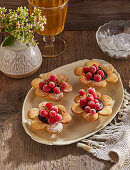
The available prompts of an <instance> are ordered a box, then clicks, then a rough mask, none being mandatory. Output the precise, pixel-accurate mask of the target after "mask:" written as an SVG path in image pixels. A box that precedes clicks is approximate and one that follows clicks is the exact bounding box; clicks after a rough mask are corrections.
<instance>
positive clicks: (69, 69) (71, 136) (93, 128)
mask: <svg viewBox="0 0 130 170" xmlns="http://www.w3.org/2000/svg"><path fill="white" fill-rule="evenodd" d="M86 61H87V60H81V61H77V62H74V63H71V64H68V65H65V66H62V67H59V68H57V69H55V70H53V71H52V72H53V73H55V74H57V73H65V74H67V76H68V78H69V81H68V82H69V83H70V84H72V86H73V92H72V93H71V94H66V95H65V96H64V98H63V100H62V101H61V102H59V104H63V105H64V106H65V107H66V109H67V112H68V113H70V114H71V115H72V123H70V124H68V125H64V129H63V131H62V132H61V133H60V134H58V135H55V134H53V135H52V134H49V133H47V132H45V131H41V132H36V131H33V130H32V129H31V128H30V122H29V119H28V118H27V112H28V110H29V109H30V108H31V107H37V106H38V104H39V103H40V102H42V101H44V100H43V99H42V98H40V97H37V96H35V94H34V89H33V88H31V89H30V90H29V92H28V94H27V96H26V98H25V100H24V103H23V109H22V124H23V127H24V129H25V131H26V133H27V134H28V135H29V136H30V137H31V138H32V139H33V140H35V141H37V142H39V143H42V144H47V145H68V144H71V143H74V142H77V141H79V140H81V139H84V138H86V137H89V136H91V135H93V134H94V133H96V132H98V131H99V130H101V129H102V128H103V127H105V126H106V125H107V124H108V123H110V122H111V120H112V119H113V118H114V117H115V115H116V114H117V112H118V110H119V108H120V106H121V104H122V100H123V85H122V82H121V79H120V75H119V74H118V73H117V71H116V70H115V73H116V74H117V76H118V78H119V80H118V82H116V83H115V84H110V85H109V84H108V85H107V86H106V87H105V88H103V89H101V90H99V91H100V92H101V93H102V94H107V95H109V96H111V98H112V99H113V105H112V114H111V116H106V117H105V116H104V117H101V118H100V119H99V120H96V121H95V122H87V121H86V120H84V119H83V118H82V116H77V115H73V114H72V112H71V106H72V105H73V104H74V97H75V96H76V94H77V93H78V91H79V89H80V88H81V87H82V88H85V86H83V85H81V84H80V82H79V77H77V76H75V75H74V68H75V67H76V66H80V65H83V64H84V63H85V62H86ZM98 61H99V62H100V63H106V62H105V61H103V60H98Z"/></svg>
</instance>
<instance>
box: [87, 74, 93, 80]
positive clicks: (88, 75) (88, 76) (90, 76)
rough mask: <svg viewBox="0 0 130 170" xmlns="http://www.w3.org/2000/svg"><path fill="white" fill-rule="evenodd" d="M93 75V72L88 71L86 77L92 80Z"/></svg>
mask: <svg viewBox="0 0 130 170" xmlns="http://www.w3.org/2000/svg"><path fill="white" fill-rule="evenodd" d="M92 77H93V75H92V73H90V72H87V74H86V78H87V79H88V80H90V79H91V78H92Z"/></svg>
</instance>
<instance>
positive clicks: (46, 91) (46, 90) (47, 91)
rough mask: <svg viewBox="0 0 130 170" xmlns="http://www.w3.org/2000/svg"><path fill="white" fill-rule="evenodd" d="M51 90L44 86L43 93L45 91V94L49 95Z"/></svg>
mask: <svg viewBox="0 0 130 170" xmlns="http://www.w3.org/2000/svg"><path fill="white" fill-rule="evenodd" d="M50 90H51V88H50V87H49V86H48V85H44V86H43V91H44V92H45V93H49V91H50Z"/></svg>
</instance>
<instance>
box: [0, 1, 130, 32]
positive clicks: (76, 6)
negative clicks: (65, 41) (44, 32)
mask: <svg viewBox="0 0 130 170" xmlns="http://www.w3.org/2000/svg"><path fill="white" fill-rule="evenodd" d="M0 6H5V7H7V8H13V9H14V8H16V7H18V6H27V0H0ZM129 18H130V1H129V0H115V1H114V0H69V8H68V15H67V20H66V25H65V30H97V28H98V27H99V26H100V25H102V24H104V23H106V22H109V21H110V20H114V19H115V20H121V19H123V20H129Z"/></svg>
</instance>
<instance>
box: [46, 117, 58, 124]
mask: <svg viewBox="0 0 130 170" xmlns="http://www.w3.org/2000/svg"><path fill="white" fill-rule="evenodd" d="M55 122H56V121H55V118H54V117H49V119H48V123H49V124H51V125H52V124H54V123H55Z"/></svg>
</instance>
